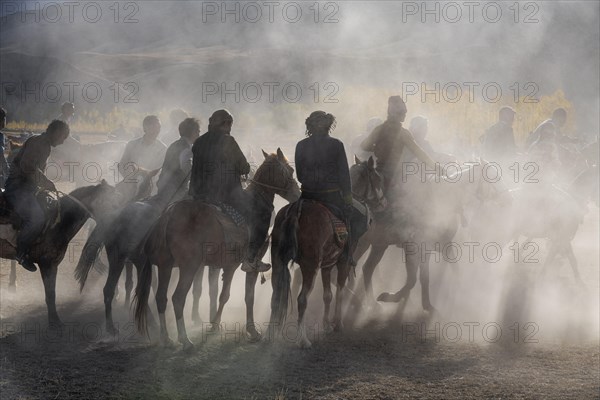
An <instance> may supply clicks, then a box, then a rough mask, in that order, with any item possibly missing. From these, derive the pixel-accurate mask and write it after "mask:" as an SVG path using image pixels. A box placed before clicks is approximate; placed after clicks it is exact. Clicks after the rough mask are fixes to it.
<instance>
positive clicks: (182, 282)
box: [171, 265, 198, 350]
mask: <svg viewBox="0 0 600 400" xmlns="http://www.w3.org/2000/svg"><path fill="white" fill-rule="evenodd" d="M196 271H198V267H196V266H190V265H180V266H179V282H177V288H176V289H175V292H174V293H173V297H172V299H171V300H172V301H173V309H174V310H175V320H176V321H177V338H178V340H179V343H181V344H183V349H184V350H189V349H192V348H193V347H194V345H193V344H192V342H191V341H190V339H189V338H188V336H187V332H186V330H185V321H184V320H183V308H184V307H185V298H186V297H187V294H188V292H189V291H190V287H191V286H192V283H193V282H194V275H196Z"/></svg>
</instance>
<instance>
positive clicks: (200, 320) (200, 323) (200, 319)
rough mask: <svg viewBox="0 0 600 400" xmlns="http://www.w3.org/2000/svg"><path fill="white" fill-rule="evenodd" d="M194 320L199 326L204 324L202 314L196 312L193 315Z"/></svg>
mask: <svg viewBox="0 0 600 400" xmlns="http://www.w3.org/2000/svg"><path fill="white" fill-rule="evenodd" d="M192 322H193V323H194V325H196V326H198V325H202V322H203V321H202V318H200V315H198V314H195V315H192Z"/></svg>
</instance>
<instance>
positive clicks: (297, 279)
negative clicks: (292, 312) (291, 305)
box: [290, 266, 302, 299]
mask: <svg viewBox="0 0 600 400" xmlns="http://www.w3.org/2000/svg"><path fill="white" fill-rule="evenodd" d="M290 268H293V267H290ZM293 271H294V272H293V274H294V275H293V277H292V288H291V290H290V291H291V294H292V296H291V298H292V299H293V298H297V297H298V294H300V289H301V287H302V271H300V267H298V266H297V267H296V268H293Z"/></svg>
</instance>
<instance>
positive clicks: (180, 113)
mask: <svg viewBox="0 0 600 400" xmlns="http://www.w3.org/2000/svg"><path fill="white" fill-rule="evenodd" d="M187 117H189V115H188V113H186V112H185V111H184V110H182V109H181V108H176V109H174V110H173V111H171V113H170V114H169V122H170V123H171V126H173V127H175V126H179V124H180V123H181V121H183V120H184V119H186V118H187Z"/></svg>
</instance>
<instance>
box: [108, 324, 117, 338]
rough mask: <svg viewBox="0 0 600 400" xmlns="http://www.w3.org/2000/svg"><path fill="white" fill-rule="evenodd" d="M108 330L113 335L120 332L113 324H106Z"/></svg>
mask: <svg viewBox="0 0 600 400" xmlns="http://www.w3.org/2000/svg"><path fill="white" fill-rule="evenodd" d="M106 332H107V333H108V334H109V335H112V336H116V335H118V334H119V330H118V329H117V328H115V326H114V325H113V324H110V325H106Z"/></svg>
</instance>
